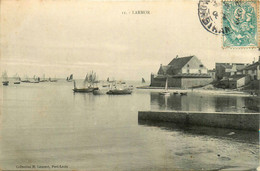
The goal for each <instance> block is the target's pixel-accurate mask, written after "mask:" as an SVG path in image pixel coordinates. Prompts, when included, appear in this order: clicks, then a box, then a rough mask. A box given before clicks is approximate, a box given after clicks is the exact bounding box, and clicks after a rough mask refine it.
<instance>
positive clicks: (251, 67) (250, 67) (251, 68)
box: [242, 61, 259, 70]
mask: <svg viewBox="0 0 260 171" xmlns="http://www.w3.org/2000/svg"><path fill="white" fill-rule="evenodd" d="M258 65H259V61H257V62H256V63H253V64H251V65H248V66H246V67H245V68H243V69H242V70H256V69H257V66H258Z"/></svg>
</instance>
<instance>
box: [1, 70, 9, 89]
mask: <svg viewBox="0 0 260 171" xmlns="http://www.w3.org/2000/svg"><path fill="white" fill-rule="evenodd" d="M2 80H3V81H2V83H3V85H4V86H8V84H9V81H8V76H7V72H6V71H4V72H3V74H2Z"/></svg>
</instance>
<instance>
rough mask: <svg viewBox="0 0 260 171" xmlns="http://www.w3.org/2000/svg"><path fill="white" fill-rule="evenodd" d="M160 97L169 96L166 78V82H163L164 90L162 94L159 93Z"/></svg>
mask: <svg viewBox="0 0 260 171" xmlns="http://www.w3.org/2000/svg"><path fill="white" fill-rule="evenodd" d="M159 94H160V95H163V96H169V95H170V92H169V91H168V77H167V78H166V82H165V90H164V91H162V92H159Z"/></svg>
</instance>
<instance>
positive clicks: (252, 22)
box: [222, 0, 258, 48]
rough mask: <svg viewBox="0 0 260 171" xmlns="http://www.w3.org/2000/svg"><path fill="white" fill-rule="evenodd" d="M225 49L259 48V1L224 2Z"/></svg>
mask: <svg viewBox="0 0 260 171" xmlns="http://www.w3.org/2000/svg"><path fill="white" fill-rule="evenodd" d="M222 5H223V10H222V11H223V18H222V19H223V21H222V27H223V28H225V30H226V32H225V33H224V34H222V35H223V47H224V48H225V47H257V45H258V34H257V14H258V13H257V1H254V0H252V1H223V3H222Z"/></svg>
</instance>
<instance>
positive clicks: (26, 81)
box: [21, 75, 30, 83]
mask: <svg viewBox="0 0 260 171" xmlns="http://www.w3.org/2000/svg"><path fill="white" fill-rule="evenodd" d="M24 78H25V79H24V80H22V81H21V82H24V83H29V82H30V80H29V78H28V76H27V75H25V76H24Z"/></svg>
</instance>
